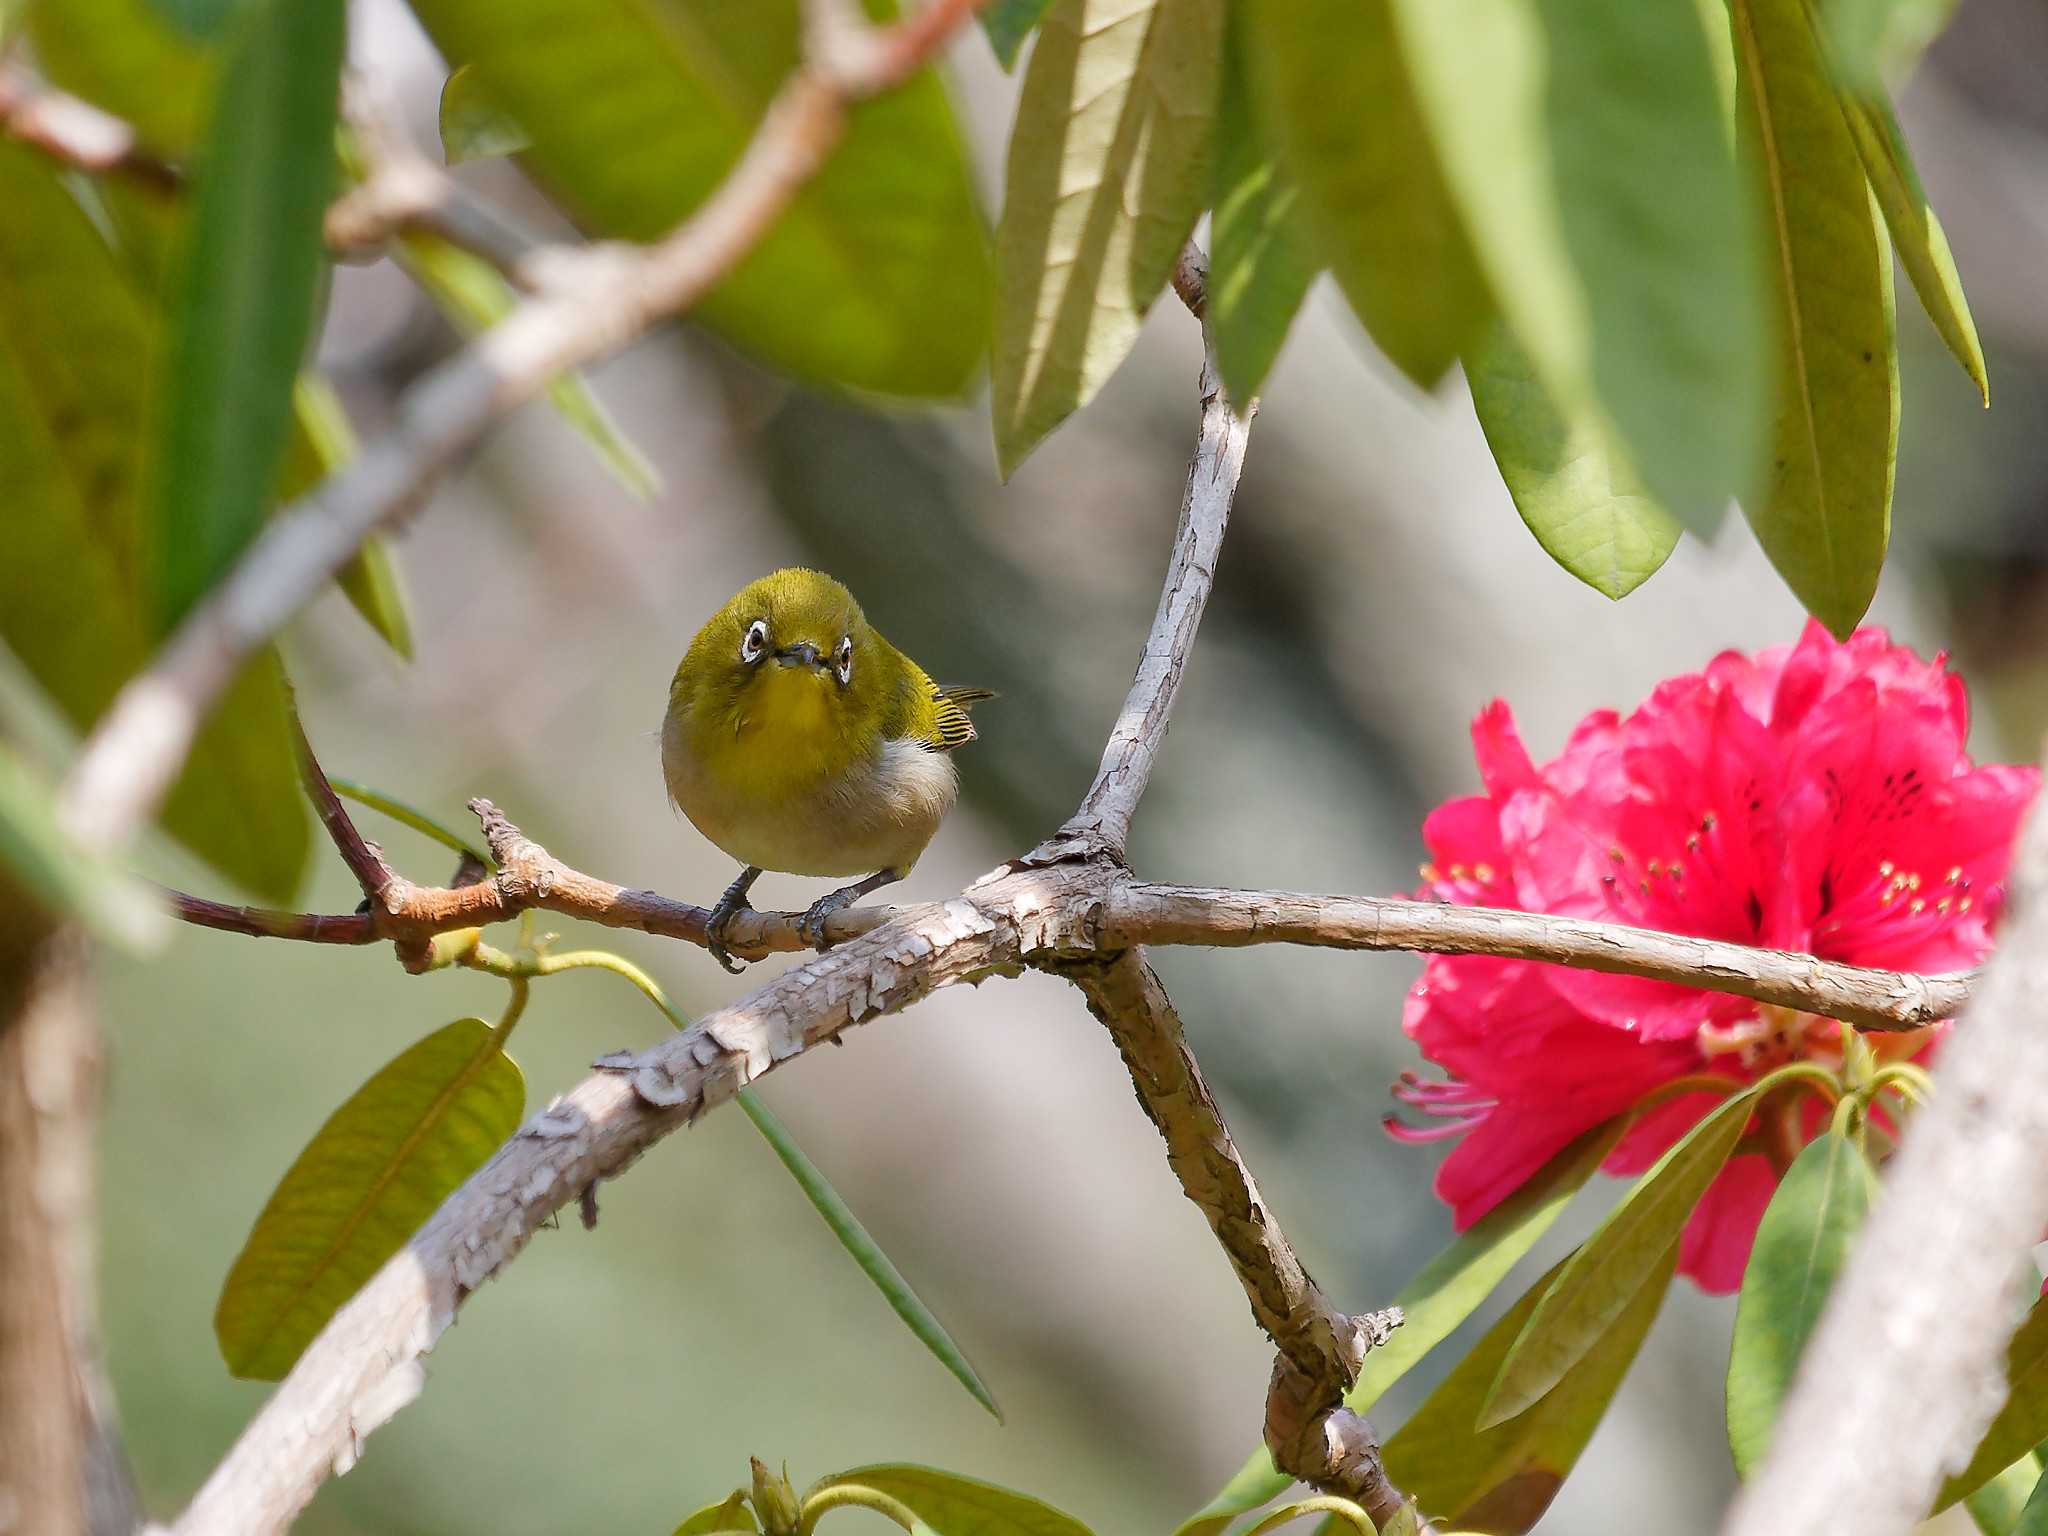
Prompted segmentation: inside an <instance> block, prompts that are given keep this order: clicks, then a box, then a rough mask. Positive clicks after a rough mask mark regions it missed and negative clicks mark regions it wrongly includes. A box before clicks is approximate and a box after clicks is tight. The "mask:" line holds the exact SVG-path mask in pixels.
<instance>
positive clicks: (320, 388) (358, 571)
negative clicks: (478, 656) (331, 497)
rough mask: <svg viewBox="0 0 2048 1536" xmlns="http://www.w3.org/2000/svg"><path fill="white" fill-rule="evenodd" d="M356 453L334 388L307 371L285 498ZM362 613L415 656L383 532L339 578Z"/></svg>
mask: <svg viewBox="0 0 2048 1536" xmlns="http://www.w3.org/2000/svg"><path fill="white" fill-rule="evenodd" d="M355 455H356V436H355V432H354V429H352V428H351V427H350V426H349V423H348V412H347V411H346V410H344V409H343V408H342V404H341V400H340V398H339V397H338V396H337V395H336V394H335V393H334V386H332V385H331V384H329V383H328V382H327V381H326V380H325V379H324V378H322V377H321V376H320V375H319V374H317V373H302V374H300V375H299V377H298V381H297V382H296V383H295V384H294V385H293V386H292V424H291V436H290V438H289V440H288V441H287V442H286V444H285V459H284V475H283V478H282V481H281V483H280V485H279V489H278V499H279V500H280V501H291V500H293V499H294V498H296V497H299V496H303V495H305V493H306V492H308V491H310V490H312V489H313V487H315V486H316V485H318V484H319V483H320V482H321V481H322V480H325V479H326V478H327V477H328V476H329V475H331V474H333V473H335V472H336V471H337V470H339V469H340V468H341V467H342V466H343V465H344V464H346V463H348V461H349V460H351V459H353V458H354V457H355ZM335 581H336V583H337V584H338V585H339V586H340V587H341V590H342V592H343V594H344V595H345V596H346V597H347V598H348V600H349V602H350V604H352V605H353V606H354V608H355V610H356V612H357V613H359V614H361V615H362V616H363V622H364V623H366V624H368V625H369V626H370V628H372V629H374V630H375V631H376V632H377V633H378V634H379V635H380V636H382V637H383V640H384V643H385V644H386V645H388V646H390V647H391V649H392V650H394V651H396V652H397V653H398V654H399V655H400V656H403V657H404V658H405V659H406V660H407V661H411V660H412V618H411V616H410V615H409V614H408V613H407V612H406V604H405V587H404V585H403V584H402V583H401V582H400V581H399V578H398V566H397V563H396V561H395V560H394V559H393V558H392V554H391V546H390V544H389V543H388V542H387V541H386V540H385V539H384V538H383V536H382V535H380V534H372V535H371V536H370V537H369V538H367V539H365V540H364V541H363V543H362V546H361V548H359V549H357V551H356V552H355V554H354V555H352V556H351V557H350V558H349V562H348V564H347V565H344V566H343V567H342V568H341V573H340V574H339V575H338V576H336V577H335Z"/></svg>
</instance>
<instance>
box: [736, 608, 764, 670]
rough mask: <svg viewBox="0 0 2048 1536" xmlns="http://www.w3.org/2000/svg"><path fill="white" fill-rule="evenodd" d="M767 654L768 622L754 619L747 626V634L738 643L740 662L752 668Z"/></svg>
mask: <svg viewBox="0 0 2048 1536" xmlns="http://www.w3.org/2000/svg"><path fill="white" fill-rule="evenodd" d="M767 654H768V621H767V620H766V619H756V620H754V622H753V623H751V624H749V625H748V626H747V633H746V636H745V638H744V639H742V640H741V641H740V660H741V661H743V662H745V663H747V664H748V665H749V666H752V665H753V664H754V663H755V662H757V661H759V660H760V659H761V658H762V657H763V656H766V655H767Z"/></svg>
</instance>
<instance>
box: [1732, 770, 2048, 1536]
mask: <svg viewBox="0 0 2048 1536" xmlns="http://www.w3.org/2000/svg"><path fill="white" fill-rule="evenodd" d="M2008 890H2009V895H2008V897H2007V905H2006V911H2005V917H2004V922H2003V925H2002V931H2001V933H2000V936H1999V943H1998V949H1997V951H1996V953H1994V954H1993V956H1992V957H1991V960H1990V962H1989V964H1987V965H1986V966H1985V968H1984V975H1983V981H1982V983H1981V985H1980V986H1979V987H1978V989H1977V995H1976V996H1975V998H1974V999H1972V1001H1971V1003H1970V1007H1969V1010H1968V1011H1967V1013H1966V1014H1965V1015H1964V1017H1963V1020H1962V1024H1961V1026H1959V1027H1958V1028H1957V1030H1956V1031H1955V1038H1954V1039H1952V1040H1951V1041H1949V1043H1948V1044H1947V1045H1946V1046H1945V1047H1944V1048H1943V1051H1942V1057H1941V1063H1940V1066H1939V1068H1938V1070H1937V1072H1936V1074H1935V1081H1936V1083H1937V1084H1938V1086H1939V1089H1940V1091H1939V1092H1938V1093H1937V1094H1936V1095H1935V1098H1934V1102H1933V1103H1932V1104H1931V1105H1929V1106H1928V1107H1927V1108H1926V1109H1923V1110H1922V1111H1921V1112H1920V1113H1919V1114H1917V1115H1915V1116H1914V1118H1913V1125H1912V1130H1911V1132H1910V1134H1908V1135H1907V1137H1906V1138H1905V1141H1904V1143H1903V1145H1902V1146H1901V1147H1900V1149H1899V1152H1898V1154H1897V1156H1896V1157H1895V1158H1893V1160H1892V1163H1891V1166H1890V1168H1889V1171H1888V1172H1887V1175H1886V1179H1885V1183H1886V1190H1885V1195H1884V1198H1883V1199H1882V1200H1880V1201H1879V1202H1878V1203H1877V1207H1876V1209H1875V1210H1874V1211H1873V1212H1872V1213H1871V1217H1870V1223H1869V1225H1868V1227H1867V1228H1866V1229H1865V1231H1864V1234H1863V1237H1862V1239H1861V1241H1859V1242H1858V1244H1857V1245H1856V1251H1855V1253H1854V1255H1853V1257H1852V1258H1851V1260H1850V1263H1849V1267H1848V1271H1847V1272H1846V1273H1845V1274H1844V1275H1843V1276H1842V1278H1841V1280H1840V1281H1839V1282H1837V1284H1836V1285H1835V1288H1834V1291H1833V1292H1832V1294H1831V1295H1830V1296H1829V1298H1828V1304H1827V1309H1826V1311H1825V1312H1824V1313H1823V1314H1822V1316H1821V1320H1820V1326H1819V1327H1818V1328H1817V1329H1816V1330H1815V1333H1814V1336H1813V1340H1812V1342H1811V1343H1810V1344H1809V1345H1808V1346H1807V1348H1806V1352H1805V1354H1804V1355H1803V1356H1802V1357H1801V1359H1800V1365H1799V1371H1798V1374H1797V1376H1796V1377H1795V1378H1794V1380H1793V1384H1792V1390H1791V1392H1790V1393H1789V1394H1788V1396H1787V1397H1786V1400H1785V1406H1784V1409H1783V1411H1782V1412H1781V1413H1780V1414H1779V1416H1778V1426H1777V1429H1776V1430H1775V1431H1774V1432H1773V1434H1772V1437H1771V1445H1772V1449H1771V1454H1770V1456H1769V1457H1768V1458H1767V1459H1766V1461H1765V1463H1764V1466H1763V1468H1762V1470H1761V1471H1760V1472H1759V1473H1758V1475H1757V1476H1756V1477H1755V1478H1754V1479H1753V1480H1752V1481H1751V1482H1750V1484H1749V1486H1748V1488H1747V1489H1746V1490H1745V1492H1744V1493H1743V1495H1742V1497H1741V1498H1740V1499H1739V1500H1738V1501H1737V1503H1736V1505H1735V1508H1734V1509H1733V1511H1732V1512H1731V1513H1730V1516H1729V1519H1728V1523H1727V1526H1726V1527H1725V1529H1726V1530H1727V1531H1728V1533H1729V1536H1766V1533H1768V1536H1805V1533H1809V1532H1810V1533H1813V1536H1830V1533H1833V1532H1837V1531H1855V1532H1857V1533H1858V1536H1888V1533H1893V1532H1898V1533H1903V1532H1905V1531H1908V1530H1910V1529H1911V1528H1912V1527H1913V1526H1914V1525H1916V1524H1917V1523H1918V1522H1919V1521H1920V1520H1921V1519H1922V1518H1923V1517H1924V1516H1925V1514H1926V1512H1927V1509H1928V1506H1929V1505H1930V1504H1931V1503H1932V1502H1933V1500H1934V1497H1935V1494H1936V1491H1937V1490H1938V1489H1939V1488H1940V1486H1941V1484H1942V1481H1943V1479H1944V1478H1946V1477H1947V1476H1949V1475H1950V1474H1952V1473H1954V1472H1957V1471H1960V1470H1961V1469H1962V1467H1963V1466H1964V1465H1965V1464H1966V1463H1967V1462H1968V1461H1969V1459H1970V1453H1971V1451H1972V1449H1973V1448H1974V1447H1975V1446H1976V1444H1977V1441H1978V1439H1979V1438H1980V1437H1981V1435H1982V1434H1983V1432H1984V1427H1985V1425H1986V1424H1987V1423H1989V1422H1990V1419H1991V1416H1992V1414H1994V1413H1995V1412H1996V1411H1997V1410H1998V1407H1999V1405H2000V1403H2001V1402H2003V1401H2004V1397H2005V1371H2004V1355H2005V1346H2006V1343H2007V1341H2008V1340H2009V1339H2010V1338H2011V1337H2012V1333H2013V1329H2014V1327H2015V1325H2016V1324H2017V1323H2018V1322H2019V1319H2020V1316H2021V1309H2020V1302H2021V1300H2022V1296H2023V1293H2024V1292H2025V1291H2026V1290H2028V1289H2031V1288H2032V1287H2033V1285H2034V1283H2035V1281H2034V1274H2033V1269H2032V1267H2031V1266H2030V1265H2029V1264H2028V1263H2027V1254H2028V1250H2029V1249H2031V1248H2032V1247H2033V1246H2034V1244H2036V1243H2037V1242H2039V1241H2040V1240H2041V1234H2042V1232H2043V1231H2044V1230H2048V1160H2044V1159H2043V1157H2042V1155H2041V1149H2042V1148H2043V1147H2044V1146H2048V814H2044V813H2043V811H2042V810H2041V808H2040V807H2039V806H2038V805H2037V806H2036V807H2035V810H2034V812H2033V814H2032V815H2031V816H2030V817H2029V818H2028V824H2027V828H2026V830H2025V832H2024V833H2022V834H2021V837H2020V842H2019V846H2018V848H2017V850H2016V851H2015V854H2014V857H2013V866H2012V874H2011V877H2010V881H2009V886H2008Z"/></svg>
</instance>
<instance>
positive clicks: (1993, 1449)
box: [1934, 1300, 2048, 1514]
mask: <svg viewBox="0 0 2048 1536" xmlns="http://www.w3.org/2000/svg"><path fill="white" fill-rule="evenodd" d="M2043 1440H2048V1301H2044V1300H2037V1301H2035V1303H2034V1305H2033V1307H2032V1308H2031V1309H2030V1310H2029V1311H2028V1313H2027V1317H2026V1321H2025V1322H2023V1323H2021V1324H2020V1326H2019V1331H2018V1332H2017V1333H2015V1334H2014V1335H2013V1336H2012V1343H2011V1344H2009V1345H2008V1346H2007V1347H2006V1351H2005V1406H2004V1407H2003V1408H2001V1409H1999V1410H1998V1416H1997V1417H1996V1418H1994V1419H1993V1420H1992V1421H1991V1427H1990V1428H1989V1429H1987V1430H1985V1431H1984V1438H1983V1440H1981V1441H1980V1442H1979V1443H1978V1445H1977V1454H1976V1455H1974V1456H1972V1457H1971V1458H1970V1464H1969V1465H1968V1466H1967V1467H1965V1468H1964V1469H1963V1470H1962V1471H1961V1472H1958V1473H1957V1474H1956V1475H1955V1476H1954V1477H1952V1478H1950V1479H1949V1480H1948V1482H1947V1484H1946V1485H1945V1486H1944V1487H1943V1488H1942V1490H1941V1497H1940V1498H1939V1499H1937V1500H1936V1501H1935V1505H1934V1512H1935V1513H1936V1514H1939V1513H1940V1512H1941V1511H1942V1510H1944V1509H1947V1508H1948V1507H1949V1505H1951V1504H1953V1503H1955V1502H1956V1500H1958V1499H1960V1498H1963V1497H1964V1496H1965V1495H1967V1494H1970V1493H1973V1492H1975V1491H1976V1490H1977V1489H1979V1488H1981V1487H1983V1486H1984V1484H1986V1483H1988V1482H1990V1481H1991V1479H1992V1478H1993V1477H1995V1476H1997V1475H1998V1474H1999V1473H2000V1472H2002V1471H2003V1470H2004V1469H2005V1468H2007V1467H2009V1466H2011V1465H2012V1464H2013V1463H2014V1462H2015V1461H2018V1460H2019V1459H2020V1457H2022V1456H2023V1455H2025V1454H2026V1453H2027V1452H2028V1451H2030V1450H2032V1449H2033V1448H2034V1447H2035V1446H2037V1445H2039V1444H2040V1443H2041V1442H2042V1441H2043Z"/></svg>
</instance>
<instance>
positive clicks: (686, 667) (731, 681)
mask: <svg viewBox="0 0 2048 1536" xmlns="http://www.w3.org/2000/svg"><path fill="white" fill-rule="evenodd" d="M892 659H893V660H896V661H897V662H898V663H899V664H900V658H899V657H897V656H896V653H895V652H894V651H893V650H892V649H891V648H890V647H889V646H887V645H886V644H885V643H883V642H882V641H881V639H880V638H879V637H878V636H877V635H876V634H875V632H874V631H873V630H872V629H870V628H869V627H868V622H867V619H866V618H865V617H864V616H863V615H862V613H861V611H860V604H859V603H857V602H855V601H854V599H853V594H852V593H851V592H849V591H847V590H846V588H845V587H843V586H841V585H840V584H839V583H838V582H836V581H834V580H833V579H832V578H831V577H830V576H827V575H824V574H823V573H822V572H819V571H810V570H799V569H790V570H781V571H776V572H774V573H772V574H771V575H767V576H763V577H762V578H761V579H760V580H759V581H756V582H753V583H751V584H750V585H748V586H746V587H743V588H741V589H740V591H739V592H737V593H736V594H734V596H733V598H732V600H731V601H730V602H728V603H727V604H726V605H725V606H724V607H723V608H721V609H720V610H719V611H718V612H717V613H716V614H714V615H713V616H712V618H711V620H710V621H709V622H708V623H706V624H705V626H704V627H703V629H701V630H700V631H698V633H697V638H696V639H695V640H694V641H692V642H691V644H690V650H689V654H688V655H686V656H685V657H684V658H683V664H682V666H681V667H680V668H678V669H677V672H676V681H675V688H674V690H673V696H672V697H673V701H674V702H681V701H683V700H684V699H687V700H688V702H689V703H690V706H691V707H692V709H693V710H694V711H695V712H696V713H697V714H698V715H699V717H700V718H705V717H709V718H713V719H716V720H718V721H720V722H721V723H725V722H729V724H730V727H731V729H732V730H733V731H734V732H735V733H736V734H745V735H757V736H758V737H759V738H761V739H762V740H764V741H777V742H782V743H785V744H788V745H790V746H792V747H794V746H797V745H799V744H812V743H815V744H816V745H817V746H818V747H820V748H823V747H825V746H827V745H828V744H829V745H830V746H831V747H835V748H840V749H851V748H853V747H854V746H856V745H857V744H858V743H860V742H862V741H863V740H864V739H865V738H866V737H867V736H868V735H870V734H872V732H873V731H874V730H877V729H879V727H880V720H881V718H882V716H883V714H884V713H885V711H886V707H887V701H888V699H889V697H890V695H891V692H892V690H893V689H894V688H895V686H896V683H897V679H895V678H894V677H891V676H889V675H888V672H889V667H888V663H889V662H890V661H891V660H892Z"/></svg>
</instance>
